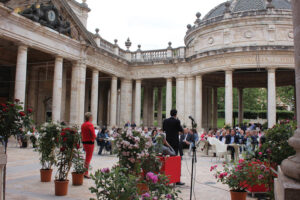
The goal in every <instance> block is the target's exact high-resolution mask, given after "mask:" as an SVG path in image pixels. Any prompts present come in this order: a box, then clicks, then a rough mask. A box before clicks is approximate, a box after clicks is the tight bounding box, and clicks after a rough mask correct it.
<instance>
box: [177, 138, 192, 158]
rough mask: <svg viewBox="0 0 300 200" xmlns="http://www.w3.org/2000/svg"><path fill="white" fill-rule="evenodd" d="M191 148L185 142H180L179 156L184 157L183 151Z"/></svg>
mask: <svg viewBox="0 0 300 200" xmlns="http://www.w3.org/2000/svg"><path fill="white" fill-rule="evenodd" d="M188 148H190V146H189V145H187V144H186V143H185V142H180V143H179V155H180V156H181V157H182V156H183V149H188Z"/></svg>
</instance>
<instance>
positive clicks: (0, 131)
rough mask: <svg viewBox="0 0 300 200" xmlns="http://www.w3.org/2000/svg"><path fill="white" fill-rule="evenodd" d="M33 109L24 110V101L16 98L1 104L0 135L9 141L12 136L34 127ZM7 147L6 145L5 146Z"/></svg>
mask: <svg viewBox="0 0 300 200" xmlns="http://www.w3.org/2000/svg"><path fill="white" fill-rule="evenodd" d="M31 115H32V110H31V109H28V110H26V111H24V110H23V103H21V102H20V100H18V99H16V100H15V101H14V102H7V103H5V104H0V136H1V137H2V138H3V139H4V141H8V138H9V137H10V136H16V135H18V134H23V135H24V133H26V132H27V131H28V130H30V129H32V127H31V126H32V123H33V121H32V119H31ZM5 148H6V147H5Z"/></svg>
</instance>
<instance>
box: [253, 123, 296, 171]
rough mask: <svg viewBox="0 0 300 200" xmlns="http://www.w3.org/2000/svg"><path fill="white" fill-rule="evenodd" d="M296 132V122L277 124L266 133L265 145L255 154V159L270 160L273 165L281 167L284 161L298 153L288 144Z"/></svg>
mask: <svg viewBox="0 0 300 200" xmlns="http://www.w3.org/2000/svg"><path fill="white" fill-rule="evenodd" d="M295 130H296V122H295V121H289V120H285V121H281V122H280V123H279V124H276V125H275V126H274V127H273V128H271V129H269V130H268V131H267V132H266V135H265V137H266V141H265V143H264V144H263V145H262V146H261V148H260V149H258V150H257V151H256V152H255V155H254V156H253V157H254V158H257V159H260V160H269V162H270V163H272V164H273V165H280V164H281V162H282V161H283V160H284V159H286V158H288V157H289V156H292V155H294V154H295V153H296V152H295V150H294V149H293V148H292V147H291V146H290V145H289V144H288V139H289V138H290V137H292V136H293V135H294V132H295ZM250 159H251V158H250Z"/></svg>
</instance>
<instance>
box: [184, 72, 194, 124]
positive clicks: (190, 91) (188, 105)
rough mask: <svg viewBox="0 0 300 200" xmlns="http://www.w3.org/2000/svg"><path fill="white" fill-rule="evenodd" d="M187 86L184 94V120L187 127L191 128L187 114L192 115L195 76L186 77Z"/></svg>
mask: <svg viewBox="0 0 300 200" xmlns="http://www.w3.org/2000/svg"><path fill="white" fill-rule="evenodd" d="M186 81H187V82H186V83H187V87H186V92H187V93H186V94H185V98H186V99H185V121H186V125H187V126H188V127H189V128H192V121H191V120H190V119H189V116H192V117H195V116H194V111H195V109H194V103H195V97H194V95H195V86H194V85H195V84H194V83H195V77H193V76H191V77H188V78H187V79H186Z"/></svg>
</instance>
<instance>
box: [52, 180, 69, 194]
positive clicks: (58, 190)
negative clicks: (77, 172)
mask: <svg viewBox="0 0 300 200" xmlns="http://www.w3.org/2000/svg"><path fill="white" fill-rule="evenodd" d="M54 183H55V196H66V195H67V194H68V185H69V180H65V181H57V180H55V181H54Z"/></svg>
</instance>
